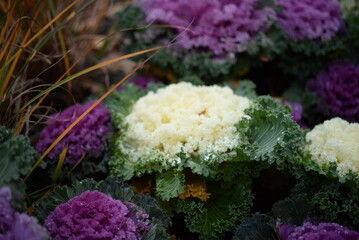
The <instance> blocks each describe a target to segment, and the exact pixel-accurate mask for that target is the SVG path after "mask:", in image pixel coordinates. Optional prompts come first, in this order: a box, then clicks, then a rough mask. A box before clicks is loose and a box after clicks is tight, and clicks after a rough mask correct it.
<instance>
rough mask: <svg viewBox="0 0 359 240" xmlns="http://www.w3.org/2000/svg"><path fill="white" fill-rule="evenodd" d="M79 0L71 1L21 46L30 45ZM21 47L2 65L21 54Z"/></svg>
mask: <svg viewBox="0 0 359 240" xmlns="http://www.w3.org/2000/svg"><path fill="white" fill-rule="evenodd" d="M77 2H79V0H75V1H73V2H72V3H71V4H70V5H69V6H67V7H66V8H65V9H64V10H62V11H61V12H60V13H59V14H58V15H56V17H54V18H53V19H52V20H51V21H50V22H49V23H48V24H46V25H45V26H44V27H42V28H41V29H40V31H38V32H37V33H36V34H35V35H34V36H33V37H32V38H31V39H30V40H29V41H27V42H26V43H25V44H24V45H23V46H21V47H22V48H26V47H27V46H29V45H30V43H32V42H33V41H34V40H35V39H37V38H38V37H39V36H40V35H41V34H42V33H43V32H45V31H46V30H47V29H48V28H49V27H50V26H51V25H52V24H53V23H54V22H56V21H57V20H58V19H59V18H60V17H61V16H62V15H64V14H65V13H66V12H67V11H68V10H69V9H70V8H71V7H73V6H74V5H75V4H76V3H77ZM21 52H22V49H21V48H20V49H19V50H18V51H17V52H16V53H15V54H14V56H13V57H12V58H10V60H9V61H7V62H6V63H5V64H4V65H5V66H6V65H7V64H9V63H10V62H11V61H12V60H14V58H15V57H17V56H18V55H19V54H21Z"/></svg>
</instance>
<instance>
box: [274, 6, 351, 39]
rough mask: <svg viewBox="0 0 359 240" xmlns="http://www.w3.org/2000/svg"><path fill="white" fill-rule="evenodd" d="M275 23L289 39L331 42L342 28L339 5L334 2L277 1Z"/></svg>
mask: <svg viewBox="0 0 359 240" xmlns="http://www.w3.org/2000/svg"><path fill="white" fill-rule="evenodd" d="M278 4H279V6H280V7H281V8H282V11H281V12H280V13H279V14H278V16H277V17H278V19H277V22H278V24H279V25H280V26H281V27H282V28H283V29H284V31H285V32H286V33H287V35H288V36H289V37H291V38H292V39H294V40H296V41H299V40H303V39H306V38H307V39H311V40H314V39H320V40H323V41H329V40H331V39H332V38H333V37H334V36H335V35H336V34H337V32H338V31H340V30H341V29H342V28H343V25H344V23H343V20H342V17H341V11H340V5H339V3H338V2H337V1H335V0H315V1H312V0H302V1H296V0H279V1H278Z"/></svg>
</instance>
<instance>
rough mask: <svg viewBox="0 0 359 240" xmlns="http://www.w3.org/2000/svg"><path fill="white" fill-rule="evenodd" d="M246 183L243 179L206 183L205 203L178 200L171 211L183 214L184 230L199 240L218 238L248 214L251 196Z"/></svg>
mask: <svg viewBox="0 0 359 240" xmlns="http://www.w3.org/2000/svg"><path fill="white" fill-rule="evenodd" d="M248 184H249V182H248V181H247V180H244V179H238V183H236V184H229V183H226V184H219V183H218V182H213V183H209V184H207V190H208V192H209V193H210V194H211V195H210V198H209V200H208V201H207V202H200V201H192V200H190V199H186V200H180V199H178V200H177V201H176V202H175V204H174V205H175V211H177V212H178V213H184V214H185V221H186V225H187V228H188V229H189V230H190V231H191V232H197V233H199V234H200V239H222V238H223V237H224V234H225V233H226V232H228V231H231V230H233V227H234V226H236V225H237V224H238V223H239V222H240V221H241V220H243V219H244V218H245V217H246V216H247V215H248V214H249V210H250V206H251V204H252V194H251V191H250V189H249V186H248Z"/></svg>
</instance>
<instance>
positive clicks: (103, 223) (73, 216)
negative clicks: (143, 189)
mask: <svg viewBox="0 0 359 240" xmlns="http://www.w3.org/2000/svg"><path fill="white" fill-rule="evenodd" d="M149 224H150V220H149V216H148V214H146V213H144V212H143V211H141V210H139V209H138V207H137V206H136V205H134V204H131V203H123V202H121V201H120V200H114V199H112V198H111V197H109V196H107V195H106V194H104V193H101V192H99V191H92V192H91V191H86V192H83V193H82V194H81V195H79V196H76V197H74V198H72V199H70V200H69V201H68V202H66V203H63V204H61V205H59V206H57V207H56V209H55V210H54V211H53V212H52V213H51V214H50V215H49V216H48V217H47V218H46V220H45V226H46V227H47V229H48V231H49V233H50V236H51V237H52V238H53V240H112V239H117V240H136V239H141V236H142V234H143V233H144V232H146V231H148V230H149Z"/></svg>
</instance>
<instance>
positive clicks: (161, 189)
mask: <svg viewBox="0 0 359 240" xmlns="http://www.w3.org/2000/svg"><path fill="white" fill-rule="evenodd" d="M184 183H185V176H184V174H183V173H182V172H179V171H173V170H172V171H171V170H169V171H166V172H163V173H159V174H157V176H156V194H157V196H158V197H159V198H160V199H162V200H165V201H168V200H170V199H171V198H174V197H177V196H178V195H180V194H181V193H183V192H184V189H185V185H184Z"/></svg>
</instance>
